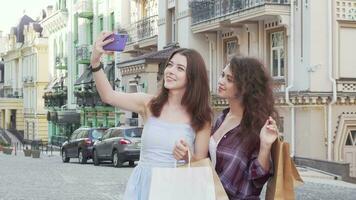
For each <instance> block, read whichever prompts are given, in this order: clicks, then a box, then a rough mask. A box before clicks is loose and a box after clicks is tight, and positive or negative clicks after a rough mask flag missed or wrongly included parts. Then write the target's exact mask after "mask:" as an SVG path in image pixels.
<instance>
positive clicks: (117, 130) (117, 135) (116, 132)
mask: <svg viewBox="0 0 356 200" xmlns="http://www.w3.org/2000/svg"><path fill="white" fill-rule="evenodd" d="M113 137H122V131H121V130H120V129H116V130H114V131H113V132H112V133H111V138H113Z"/></svg>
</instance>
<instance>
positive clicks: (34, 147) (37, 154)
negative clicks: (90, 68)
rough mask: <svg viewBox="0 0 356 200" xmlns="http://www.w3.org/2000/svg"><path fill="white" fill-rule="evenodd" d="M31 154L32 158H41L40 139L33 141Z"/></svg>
mask: <svg viewBox="0 0 356 200" xmlns="http://www.w3.org/2000/svg"><path fill="white" fill-rule="evenodd" d="M31 154H32V158H40V154H41V151H40V147H39V141H32V144H31Z"/></svg>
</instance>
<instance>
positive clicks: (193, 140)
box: [91, 33, 211, 200]
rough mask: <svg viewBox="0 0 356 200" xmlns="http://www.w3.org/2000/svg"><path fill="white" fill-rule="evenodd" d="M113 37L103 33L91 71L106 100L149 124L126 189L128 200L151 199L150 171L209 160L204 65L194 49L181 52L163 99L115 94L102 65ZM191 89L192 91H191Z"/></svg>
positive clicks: (169, 69) (171, 63)
mask: <svg viewBox="0 0 356 200" xmlns="http://www.w3.org/2000/svg"><path fill="white" fill-rule="evenodd" d="M110 34H112V33H102V34H101V35H100V36H99V37H98V38H97V40H96V42H95V44H94V48H93V53H92V57H91V67H92V71H93V74H94V79H95V83H96V87H97V90H98V92H99V95H100V97H101V99H102V100H103V101H104V102H105V103H108V104H111V105H113V106H116V107H119V108H121V109H124V110H130V111H133V112H136V113H139V114H140V115H141V116H142V118H143V120H144V122H145V123H144V124H145V125H144V129H143V133H142V140H141V143H142V148H141V155H140V161H139V164H138V165H137V166H136V167H135V169H134V171H133V172H132V174H131V176H130V179H129V181H128V183H127V186H126V192H125V196H124V199H130V200H145V199H148V196H149V194H148V193H149V189H150V182H151V168H152V167H173V166H174V164H175V162H176V159H178V160H180V159H186V155H185V154H184V152H186V151H187V149H188V148H189V149H191V152H192V160H199V159H202V158H205V157H207V155H208V143H209V138H210V131H211V130H210V127H211V108H210V105H209V96H210V94H209V86H208V85H209V84H208V78H207V72H206V68H205V64H204V61H203V59H202V57H201V55H200V54H199V53H198V52H196V51H194V50H192V49H178V50H176V51H174V52H173V53H172V55H171V56H170V57H169V59H168V62H167V63H166V68H165V70H164V76H163V86H162V89H161V91H160V92H159V94H158V95H151V94H145V93H123V92H117V91H114V90H113V89H112V88H111V86H110V84H109V82H108V80H107V78H106V76H105V74H104V72H103V70H101V68H100V67H101V66H100V57H101V56H102V54H103V53H110V52H105V51H104V50H103V46H104V45H106V44H108V43H110V42H112V40H105V38H107V37H108V36H109V35H110ZM188 88H189V89H188Z"/></svg>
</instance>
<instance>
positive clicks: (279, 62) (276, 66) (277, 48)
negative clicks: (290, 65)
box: [270, 31, 285, 78]
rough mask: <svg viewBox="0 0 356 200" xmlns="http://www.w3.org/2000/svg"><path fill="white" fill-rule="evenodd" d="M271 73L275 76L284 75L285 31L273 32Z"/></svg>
mask: <svg viewBox="0 0 356 200" xmlns="http://www.w3.org/2000/svg"><path fill="white" fill-rule="evenodd" d="M270 43H271V61H270V62H271V74H272V76H273V77H277V78H278V77H284V68H285V66H284V65H285V64H284V63H285V52H284V32H283V31H279V32H274V33H271V40H270Z"/></svg>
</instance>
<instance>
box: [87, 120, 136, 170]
mask: <svg viewBox="0 0 356 200" xmlns="http://www.w3.org/2000/svg"><path fill="white" fill-rule="evenodd" d="M141 134H142V128H141V127H115V128H110V129H108V130H107V131H106V132H105V135H104V136H103V137H102V138H100V139H99V140H98V141H97V142H95V144H94V147H93V161H94V165H99V164H100V162H101V161H104V160H107V161H112V162H113V164H114V166H115V167H121V166H122V164H123V163H124V162H127V161H128V162H129V165H130V166H133V165H134V164H135V161H137V160H139V158H140V150H141Z"/></svg>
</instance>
